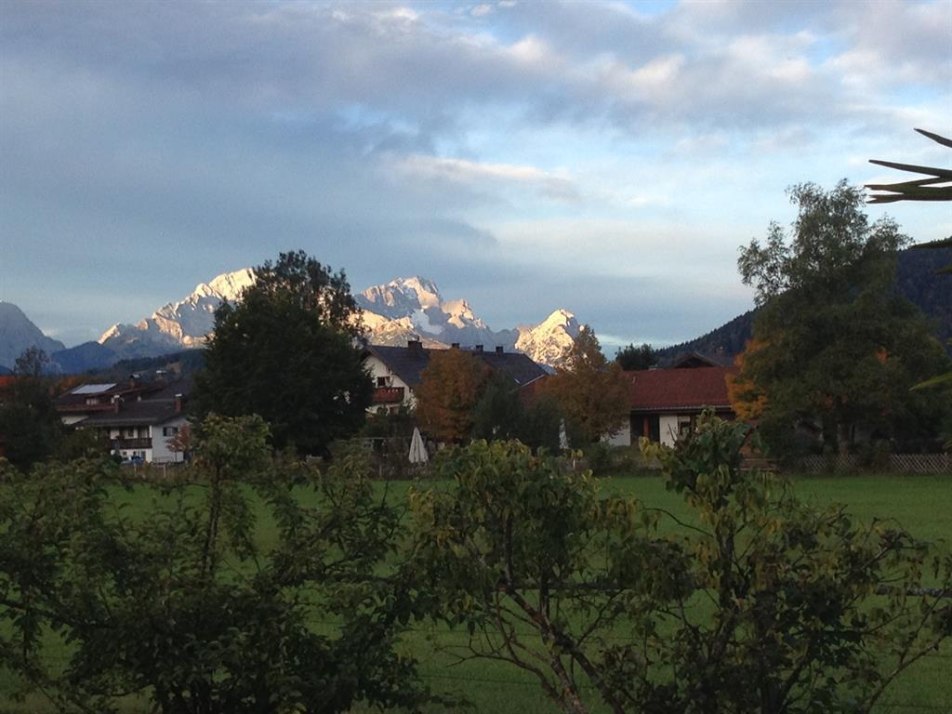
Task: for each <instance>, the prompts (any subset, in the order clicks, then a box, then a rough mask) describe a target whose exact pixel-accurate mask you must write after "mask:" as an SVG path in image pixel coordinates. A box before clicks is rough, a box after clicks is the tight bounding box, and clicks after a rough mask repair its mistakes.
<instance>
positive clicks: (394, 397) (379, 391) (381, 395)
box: [373, 387, 403, 404]
mask: <svg viewBox="0 0 952 714" xmlns="http://www.w3.org/2000/svg"><path fill="white" fill-rule="evenodd" d="M373 403H374V404H402V403H403V387H377V388H376V389H374V395H373Z"/></svg>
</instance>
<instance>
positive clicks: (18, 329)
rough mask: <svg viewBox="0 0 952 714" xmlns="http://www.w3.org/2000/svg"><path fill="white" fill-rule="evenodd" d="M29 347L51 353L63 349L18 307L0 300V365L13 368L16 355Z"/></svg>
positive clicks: (58, 342) (57, 341) (62, 346)
mask: <svg viewBox="0 0 952 714" xmlns="http://www.w3.org/2000/svg"><path fill="white" fill-rule="evenodd" d="M30 347H39V348H40V349H41V350H43V351H44V352H46V354H47V355H51V354H53V353H54V352H57V351H58V350H62V349H64V345H63V343H62V342H60V341H59V340H54V339H53V338H52V337H47V336H46V335H44V334H43V332H42V331H41V330H40V328H39V327H37V326H36V325H34V324H33V322H32V321H31V320H30V318H28V317H27V316H26V315H25V314H24V313H23V310H21V309H20V308H19V307H17V306H16V305H14V304H13V303H12V302H4V301H2V300H0V366H2V367H6V368H7V369H13V367H14V365H15V364H16V361H17V357H19V356H20V355H21V354H23V351H24V350H26V349H28V348H30Z"/></svg>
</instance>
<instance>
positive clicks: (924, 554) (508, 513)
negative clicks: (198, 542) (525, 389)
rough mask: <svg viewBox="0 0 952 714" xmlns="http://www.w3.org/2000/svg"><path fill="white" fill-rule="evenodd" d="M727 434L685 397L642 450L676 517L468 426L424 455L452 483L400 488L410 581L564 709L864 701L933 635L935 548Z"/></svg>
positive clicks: (946, 571)
mask: <svg viewBox="0 0 952 714" xmlns="http://www.w3.org/2000/svg"><path fill="white" fill-rule="evenodd" d="M747 437H748V434H747V427H746V425H744V424H741V423H739V422H724V421H721V420H719V419H716V418H714V417H713V416H712V415H711V414H705V415H704V416H702V418H701V419H699V421H698V424H697V428H696V430H695V431H694V432H693V433H692V434H691V435H689V436H688V437H687V438H686V439H683V440H681V441H679V442H678V444H677V446H676V447H675V448H674V449H669V448H667V447H663V446H661V445H657V446H653V447H649V452H650V453H649V454H648V455H649V456H651V457H654V458H659V459H660V460H661V463H662V465H663V469H664V478H665V480H666V483H667V485H668V488H669V489H670V490H673V491H675V492H677V493H679V494H681V495H682V496H683V498H684V500H685V502H686V504H687V506H688V507H689V509H690V511H691V515H690V519H689V521H688V522H687V523H685V522H681V521H679V520H678V519H677V518H675V517H674V516H673V515H671V514H669V513H666V512H664V511H660V510H658V509H651V508H646V507H644V506H643V505H641V504H640V503H638V501H637V500H635V499H633V498H630V497H619V496H602V495H600V494H599V492H598V482H597V480H595V479H593V478H592V476H591V474H590V473H588V472H586V473H582V474H578V473H573V472H570V471H567V470H566V469H564V468H562V467H561V466H560V464H559V463H558V462H557V461H555V460H553V459H551V458H545V457H538V456H533V455H532V454H531V453H530V451H529V450H528V449H527V448H526V447H524V446H522V445H519V444H516V443H512V442H510V443H505V442H497V443H493V444H487V443H485V442H475V443H474V444H472V445H471V446H470V447H468V448H467V449H464V450H461V451H459V452H457V453H455V454H453V455H452V456H451V458H447V459H446V460H444V462H443V464H442V467H443V468H444V469H445V474H446V475H449V476H452V478H453V481H454V488H453V489H452V490H450V491H447V490H446V489H445V488H440V489H429V490H419V491H413V492H411V496H410V504H411V512H412V513H413V516H414V518H413V526H412V527H413V531H412V542H411V545H412V549H411V551H410V553H411V555H412V557H411V559H410V560H409V561H408V562H407V564H406V567H407V568H408V570H410V571H411V572H413V573H414V574H415V575H416V577H417V578H418V580H416V581H415V583H414V588H415V593H416V596H417V597H418V598H420V600H421V602H422V603H425V604H426V605H427V606H428V607H429V609H430V611H431V613H432V614H433V616H434V617H438V618H441V619H445V621H447V622H449V623H451V624H452V625H457V626H460V627H462V628H465V629H466V631H467V632H468V638H467V639H466V641H465V644H464V645H463V646H462V647H459V648H457V649H455V650H454V651H455V652H457V654H458V655H459V657H460V659H470V658H478V659H487V660H491V661H495V662H505V663H508V664H510V665H511V666H514V667H518V668H520V669H521V670H523V671H525V672H528V673H529V674H530V675H531V676H533V677H534V678H535V679H536V680H537V681H538V682H539V685H540V687H541V688H542V691H543V692H544V693H545V694H546V695H547V696H548V698H549V699H550V700H551V701H552V702H554V703H555V704H556V706H558V707H559V709H560V710H561V711H564V712H571V713H572V714H583V713H585V712H588V711H592V710H608V711H612V712H616V713H617V714H621V713H622V712H629V711H637V712H653V713H658V714H660V713H661V712H711V713H715V712H716V713H720V712H733V713H736V714H742V713H748V712H761V713H762V714H793V713H800V712H802V713H804V714H806V713H807V712H817V711H856V712H869V711H870V709H871V708H872V707H873V706H874V705H875V704H876V702H877V701H878V700H879V698H880V697H881V696H882V693H883V692H884V691H885V690H886V689H887V688H888V687H889V685H890V684H891V683H892V682H893V681H894V680H895V679H896V677H898V676H899V675H900V674H901V673H902V672H903V671H904V670H905V669H906V668H908V667H909V666H911V665H912V664H914V663H915V662H916V661H918V660H919V659H921V658H922V657H923V656H925V655H926V654H928V653H929V652H931V651H933V650H934V649H935V648H937V647H939V646H940V645H941V644H942V643H943V642H944V641H946V640H947V638H948V637H950V636H952V606H950V604H949V603H948V601H947V600H945V599H944V598H943V594H944V592H947V590H943V589H944V588H948V587H949V586H950V585H952V558H950V557H949V555H948V554H947V553H946V554H943V553H941V552H939V551H936V550H935V549H934V548H933V547H931V546H929V545H928V544H925V543H922V542H917V541H916V540H915V539H913V538H912V537H911V536H910V535H909V534H908V533H906V532H904V531H902V530H901V529H899V528H896V527H895V526H894V525H892V524H890V523H883V522H876V523H873V524H870V525H864V524H858V523H855V522H854V521H853V520H852V519H851V518H850V517H849V516H848V514H847V513H845V512H844V510H843V509H842V508H841V507H839V506H832V507H830V508H828V509H825V510H816V509H813V508H811V507H809V506H807V505H805V504H803V503H800V502H799V501H797V500H796V499H795V498H794V497H793V495H792V494H791V492H790V490H789V488H788V486H787V484H786V483H785V482H784V481H783V480H782V478H780V477H778V476H776V475H768V474H759V473H751V472H748V471H745V470H742V469H741V448H742V447H743V445H744V443H745V441H746V439H747ZM933 558H934V560H933ZM930 566H934V567H935V570H934V571H931V575H924V573H925V572H926V571H929V570H930ZM931 576H934V577H935V581H934V582H935V584H936V585H937V587H936V588H935V589H929V588H923V585H924V582H923V580H924V578H928V577H931Z"/></svg>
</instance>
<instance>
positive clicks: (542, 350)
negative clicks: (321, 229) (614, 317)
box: [356, 277, 579, 366]
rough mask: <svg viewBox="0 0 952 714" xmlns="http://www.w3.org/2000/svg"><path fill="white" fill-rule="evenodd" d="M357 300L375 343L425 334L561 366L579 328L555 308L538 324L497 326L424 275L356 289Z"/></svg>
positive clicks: (435, 340) (436, 341)
mask: <svg viewBox="0 0 952 714" xmlns="http://www.w3.org/2000/svg"><path fill="white" fill-rule="evenodd" d="M356 301H357V304H358V305H359V306H360V307H361V309H362V310H363V321H364V326H365V328H366V329H367V335H368V339H369V340H370V342H371V343H373V344H381V345H397V346H398V345H405V344H406V343H407V340H410V339H420V340H421V341H423V343H424V344H427V345H430V346H433V347H440V346H443V347H449V346H450V345H453V344H459V345H461V346H463V347H466V346H475V345H483V346H484V347H486V348H494V347H502V348H503V349H505V350H513V349H515V350H518V351H520V352H525V353H526V354H527V355H529V356H530V357H531V358H532V359H533V360H535V361H536V362H539V363H540V364H544V365H548V366H557V365H558V364H559V361H560V360H561V357H562V355H563V353H564V351H565V350H566V349H567V348H568V347H569V346H571V344H572V342H573V341H574V339H575V337H576V336H578V332H579V324H578V321H577V320H576V319H575V316H574V315H573V314H572V313H570V312H568V311H567V310H556V311H555V312H553V313H552V314H551V315H549V317H548V318H546V319H545V320H543V321H542V322H541V323H540V324H538V325H536V326H534V327H518V328H516V329H513V330H500V331H494V330H492V329H490V327H489V326H488V325H487V324H486V323H485V322H483V321H482V320H481V319H480V318H479V317H477V316H476V315H475V314H474V313H473V310H472V308H471V307H470V305H469V303H467V302H466V301H465V300H444V299H443V296H442V295H441V294H440V291H439V289H438V288H437V286H436V284H435V283H433V282H432V281H430V280H427V279H425V278H421V277H413V278H397V279H395V280H392V281H390V282H389V283H387V284H386V285H375V286H373V287H371V288H368V289H367V290H365V291H364V292H363V293H361V294H360V295H357V296H356Z"/></svg>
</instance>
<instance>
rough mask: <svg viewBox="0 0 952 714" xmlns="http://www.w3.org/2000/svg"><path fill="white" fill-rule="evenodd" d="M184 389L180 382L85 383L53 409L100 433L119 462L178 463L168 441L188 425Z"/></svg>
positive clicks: (186, 386)
mask: <svg viewBox="0 0 952 714" xmlns="http://www.w3.org/2000/svg"><path fill="white" fill-rule="evenodd" d="M189 387H190V385H189V383H188V382H186V381H177V382H171V383H166V382H164V381H162V380H158V381H155V382H152V383H149V384H137V383H133V384H131V385H129V384H127V385H117V384H87V385H83V386H80V387H76V388H75V389H73V390H70V392H68V393H67V394H65V395H63V396H62V397H60V398H59V399H57V402H56V408H57V411H59V412H60V414H61V416H62V418H63V421H64V422H65V423H68V424H72V425H73V426H75V427H76V428H78V429H93V430H95V431H97V432H99V433H101V434H102V435H103V436H104V438H105V439H107V440H108V441H109V444H110V449H111V451H112V453H114V454H116V455H118V456H120V457H122V459H123V460H124V461H130V460H131V461H141V462H146V463H175V462H181V461H183V460H184V454H183V453H182V452H181V451H178V450H175V449H173V448H172V447H171V446H170V444H169V440H170V439H172V438H173V437H175V436H176V435H177V434H178V433H179V431H181V430H182V429H183V428H184V427H185V425H186V424H187V423H188V420H187V418H186V415H185V411H184V404H185V400H186V398H187V395H188V392H189ZM67 420H68V421H67Z"/></svg>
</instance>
